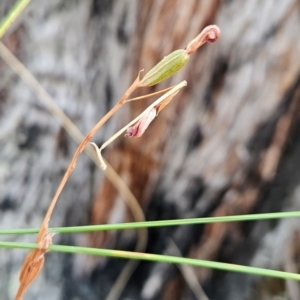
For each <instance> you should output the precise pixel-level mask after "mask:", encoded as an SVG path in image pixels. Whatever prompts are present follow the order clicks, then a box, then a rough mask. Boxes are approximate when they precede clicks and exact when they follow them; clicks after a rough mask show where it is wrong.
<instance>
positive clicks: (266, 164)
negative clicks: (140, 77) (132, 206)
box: [0, 0, 300, 300]
mask: <svg viewBox="0 0 300 300" xmlns="http://www.w3.org/2000/svg"><path fill="white" fill-rule="evenodd" d="M11 2H12V1H9V0H5V1H4V2H3V3H2V4H1V5H2V6H1V7H0V8H1V10H0V13H1V14H2V15H3V14H4V13H5V12H6V11H7V9H8V8H9V7H10V5H11ZM299 16H300V5H299V2H298V1H296V0H277V1H273V2H266V1H263V2H261V1H255V0H254V1H238V0H233V1H223V2H221V1H217V0H212V1H204V0H201V1H197V0H193V1H192V0H191V1H179V0H166V1H160V0H155V1H150V0H145V1H129V0H128V1H123V0H118V1H117V0H114V1H106V0H94V1H62V0H55V1H40V2H36V1H33V2H32V3H31V5H30V6H29V8H28V9H27V10H26V12H25V14H24V15H23V16H22V18H21V19H20V21H19V22H18V23H17V24H16V25H15V26H14V28H13V29H12V30H11V32H9V33H8V34H7V36H6V37H5V39H4V42H5V44H6V45H7V46H8V47H9V48H10V49H11V51H12V52H13V53H14V54H15V55H17V56H18V57H19V58H20V59H21V61H22V62H23V63H25V65H26V66H27V67H28V69H29V70H30V71H31V72H32V73H33V74H34V75H35V76H36V77H37V78H38V80H39V81H40V82H41V83H42V85H43V86H44V87H45V88H46V89H47V91H48V92H49V93H50V94H51V95H52V96H53V97H54V99H55V101H56V102H57V103H58V104H59V105H60V106H61V107H62V108H63V109H64V111H65V112H66V113H67V114H68V115H69V116H70V117H71V118H72V120H73V121H74V122H75V123H76V125H77V126H78V127H79V128H80V130H81V131H82V132H84V133H86V132H87V131H88V129H90V128H91V127H92V126H93V124H95V122H96V121H97V120H98V119H99V118H100V117H101V116H102V115H103V114H104V113H105V112H106V111H107V110H108V109H109V108H110V107H112V105H113V103H115V102H116V101H117V100H118V98H119V97H120V96H121V95H122V93H123V92H124V91H125V90H126V88H127V87H128V85H129V84H130V82H131V81H132V80H133V79H134V78H135V77H136V75H137V72H138V70H140V69H145V70H146V71H147V70H149V69H150V68H151V67H152V66H153V65H154V64H155V63H156V62H158V61H159V60H160V59H161V58H162V57H164V56H165V55H167V54H168V53H170V52H171V51H172V50H175V49H178V48H183V47H185V46H186V45H187V43H188V42H189V41H190V40H191V39H192V38H194V37H195V36H196V35H197V34H198V33H199V32H200V31H201V29H202V28H203V27H204V26H206V25H208V24H212V23H216V24H218V25H219V27H220V28H221V30H222V37H221V40H220V41H219V42H218V43H217V44H214V45H206V46H204V47H203V48H202V49H201V50H200V51H198V52H197V53H196V54H194V55H193V56H192V58H191V60H190V61H189V63H188V65H187V66H186V67H185V68H184V69H183V70H182V71H181V72H180V73H179V74H178V75H176V76H175V77H174V78H172V79H170V80H168V81H167V82H166V83H163V84H161V85H160V86H159V87H155V88H151V89H150V88H149V89H146V88H145V89H143V90H141V91H139V92H138V93H136V95H137V96H139V95H142V94H145V93H147V92H152V91H157V90H158V89H161V88H165V87H167V86H169V85H172V84H175V83H177V82H179V81H180V80H182V79H186V80H187V81H188V87H187V88H185V89H184V90H183V91H181V92H180V93H179V94H178V96H177V97H176V98H175V99H174V100H173V101H172V103H171V104H170V105H169V106H168V107H167V108H166V109H165V110H164V111H163V112H162V113H160V115H159V117H158V118H157V119H155V121H154V122H153V124H151V126H150V128H149V129H148V130H147V131H146V133H145V134H144V136H143V137H141V138H139V139H128V138H124V137H122V138H120V139H119V140H118V141H117V142H115V143H114V145H112V146H110V147H109V148H108V149H107V150H106V151H105V152H104V155H105V157H106V158H107V159H108V160H109V162H110V163H111V164H112V166H113V167H114V168H115V169H116V170H117V172H118V173H119V174H120V175H121V176H122V178H123V179H124V181H125V182H126V183H127V184H128V186H129V188H130V189H131V191H132V192H133V194H134V195H135V196H136V198H137V199H138V201H139V203H140V205H141V207H142V208H143V210H144V212H145V215H146V218H147V220H159V219H174V218H187V217H204V216H213V215H215V216H218V215H232V214H247V213H253V212H271V211H281V210H297V209H299V179H300V172H299V167H298V165H299V163H298V162H299V147H300V136H299V129H298V125H299V121H300V119H299V104H300V61H299V53H300V40H299V29H300V17H299ZM0 68H1V75H2V76H1V79H2V80H1V82H0V93H1V94H0V95H1V115H0V122H1V130H0V136H1V139H0V144H1V148H0V149H1V150H0V159H1V178H2V180H1V183H0V184H1V185H0V189H1V194H0V197H1V198H0V226H1V228H2V227H5V228H11V227H15V228H16V227H37V226H39V224H40V222H41V220H42V217H43V215H44V213H45V209H46V208H47V206H48V204H49V201H50V199H51V198H52V196H53V193H54V191H55V188H56V187H57V185H58V183H59V181H60V179H61V177H62V174H63V171H64V170H65V168H66V166H67V164H68V162H69V160H70V157H71V155H72V153H73V152H74V150H75V143H74V142H72V140H71V139H70V138H69V137H68V136H67V135H66V134H65V132H64V130H63V129H62V128H61V126H60V125H59V124H58V123H57V121H56V120H55V119H53V117H52V116H51V115H50V113H49V112H48V111H47V109H46V108H45V107H44V106H43V105H42V104H41V103H40V102H39V100H38V98H37V97H36V96H35V95H34V94H33V93H32V92H31V91H30V90H29V89H28V87H27V86H25V85H24V83H22V82H21V81H20V80H19V79H18V78H17V77H16V75H15V74H14V73H13V72H12V71H11V70H10V69H9V68H7V67H6V65H5V63H4V62H3V61H0ZM150 101H151V100H149V101H145V100H143V101H140V102H135V103H132V104H130V105H128V106H127V107H125V108H124V109H123V110H122V112H121V113H118V114H117V116H116V117H114V118H113V119H112V121H111V122H109V123H108V125H107V126H105V127H104V128H103V130H101V131H100V132H99V134H98V135H97V136H96V138H95V141H96V142H97V143H98V144H101V143H102V142H103V141H104V140H105V139H106V138H107V137H109V136H110V135H111V133H113V132H114V131H115V130H116V129H117V128H119V127H120V126H122V125H123V124H124V123H125V122H126V121H128V120H130V119H131V118H132V117H134V116H136V115H137V114H138V113H139V112H141V111H142V109H143V108H145V107H146V105H147V103H150ZM129 220H134V216H132V214H131V212H130V211H129V210H127V209H126V206H125V204H124V202H123V200H122V198H121V197H120V195H119V194H118V193H117V192H116V190H115V189H114V188H113V186H112V185H111V184H110V183H109V181H108V180H107V179H105V178H103V176H102V175H101V172H99V171H98V170H97V169H96V168H95V167H94V165H93V164H92V163H91V162H90V160H89V159H88V158H87V157H86V156H85V155H84V154H83V155H82V156H81V158H80V159H79V161H78V163H77V166H76V170H75V171H74V174H73V175H72V177H71V179H70V180H69V182H68V184H67V186H66V188H65V189H64V192H63V194H62V195H61V199H60V200H59V203H58V206H57V208H56V212H55V214H54V216H53V218H52V219H51V226H60V225H83V224H87V223H91V224H94V223H105V222H123V221H129ZM298 226H299V222H298V221H297V220H282V221H263V222H251V223H250V222H248V223H239V224H237V223H234V224H233V223H226V224H213V225H208V226H185V227H176V228H173V227H172V228H160V229H151V230H149V239H148V246H147V250H146V251H147V252H153V253H171V251H172V247H171V246H170V243H169V239H170V238H171V239H173V240H174V241H175V243H176V244H177V246H178V247H179V249H180V251H181V253H182V255H184V256H187V257H195V258H201V259H210V260H219V261H225V262H232V263H239V264H244V265H253V266H259V267H266V268H274V269H280V270H290V271H294V272H298V271H299V270H298V261H297V257H298V256H299V243H298V242H297V239H298V238H297V237H298V236H299V233H298V229H297V228H298ZM2 238H3V237H2ZM3 239H4V238H3ZM5 239H7V240H16V238H11V237H5ZM18 240H23V241H25V240H26V241H28V240H30V241H31V239H30V238H28V237H26V238H25V237H24V238H18ZM32 240H33V238H32ZM54 242H55V243H68V244H76V245H93V246H98V247H108V246H110V247H112V246H113V247H116V248H119V249H130V250H132V249H133V248H134V245H135V243H136V237H135V234H134V233H132V232H124V233H109V234H105V235H103V234H102V235H101V234H98V235H91V236H86V235H85V236H82V235H72V236H67V237H60V236H59V237H56V238H54ZM2 253H3V254H2ZM24 255H25V253H24V252H21V251H19V250H18V251H11V250H5V251H4V250H1V255H0V265H1V268H0V278H1V281H0V293H1V295H4V296H3V297H4V298H3V299H12V298H13V295H14V293H15V291H16V287H17V276H18V271H19V268H20V265H21V262H22V259H23V258H24ZM124 264H125V262H124V261H122V260H110V259H109V260H107V259H106V260H103V259H102V260H99V259H98V260H95V259H91V258H90V257H81V258H78V257H75V256H71V255H61V254H53V253H51V254H48V255H47V256H46V266H45V268H44V271H43V273H42V275H41V276H39V279H38V280H37V281H36V282H35V283H34V284H33V285H32V287H31V288H30V290H29V291H28V293H27V296H26V299H75V298H76V297H77V298H80V299H104V298H105V295H106V294H107V293H108V291H109V290H110V288H111V286H112V284H113V282H114V281H115V280H116V278H117V276H118V274H119V273H120V271H121V270H122V268H123V266H124ZM194 271H195V273H196V276H197V279H198V281H199V283H200V284H201V285H202V286H203V287H204V290H205V292H206V293H207V295H208V298H209V299H272V297H274V295H281V296H282V297H283V299H298V298H299V297H300V295H299V287H298V286H297V284H295V283H294V282H284V281H282V280H275V279H268V278H259V277H257V276H250V275H240V274H235V273H226V272H219V271H218V272H217V271H212V270H207V269H199V268H198V269H195V270H194ZM126 297H128V298H130V299H145V300H146V299H147V300H148V299H149V300H150V299H164V300H168V299H194V296H193V294H192V293H191V291H190V290H189V287H188V285H187V283H186V282H185V280H184V278H183V277H182V275H181V274H180V272H179V271H178V270H177V269H176V267H174V266H172V265H164V264H155V263H140V264H139V266H138V268H137V270H136V271H135V273H134V274H133V277H132V279H131V280H130V282H129V283H128V285H127V286H126V289H125V291H124V293H123V294H122V296H121V299H125V298H126Z"/></svg>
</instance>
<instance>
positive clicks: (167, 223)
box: [0, 211, 300, 235]
mask: <svg viewBox="0 0 300 300" xmlns="http://www.w3.org/2000/svg"><path fill="white" fill-rule="evenodd" d="M299 217H300V211H291V212H278V213H265V214H250V215H237V216H224V217H207V218H192V219H179V220H164V221H145V222H132V223H122V224H103V225H89V226H74V227H55V228H49V232H53V233H79V232H92V231H107V230H125V229H137V228H151V227H164V226H180V225H196V224H209V223H227V222H242V221H257V220H261V221H264V220H271V219H285V218H299ZM38 231H39V229H38V228H29V229H2V230H0V234H3V235H4V234H5V235H9V234H34V233H37V232H38Z"/></svg>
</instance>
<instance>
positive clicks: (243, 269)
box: [0, 242, 300, 280]
mask: <svg viewBox="0 0 300 300" xmlns="http://www.w3.org/2000/svg"><path fill="white" fill-rule="evenodd" d="M0 248H14V249H16V248H19V249H36V248H37V244H33V243H15V242H0ZM49 250H50V251H56V252H64V253H76V254H87V255H99V256H106V257H114V258H126V259H134V260H146V261H155V262H163V263H172V264H185V265H191V266H196V267H204V268H211V269H218V270H223V271H232V272H239V273H245V274H252V275H259V276H268V277H277V278H282V279H294V280H300V274H296V273H288V272H282V271H276V270H269V269H262V268H256V267H248V266H242V265H235V264H228V263H221V262H215V261H208V260H201V259H193V258H184V257H176V256H169V255H158V254H150V253H138V252H129V251H119V250H110V249H96V248H87V247H75V246H62V245H50V246H49Z"/></svg>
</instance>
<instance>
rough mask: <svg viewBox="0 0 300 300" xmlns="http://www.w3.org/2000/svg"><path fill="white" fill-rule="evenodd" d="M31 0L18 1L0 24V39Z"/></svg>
mask: <svg viewBox="0 0 300 300" xmlns="http://www.w3.org/2000/svg"><path fill="white" fill-rule="evenodd" d="M30 1H31V0H19V1H17V3H16V4H15V5H14V6H13V7H12V9H11V10H10V11H9V12H8V13H7V14H6V15H5V17H4V19H3V20H2V21H1V22H0V39H1V38H2V37H3V36H4V34H5V32H6V31H7V30H8V28H9V27H10V26H11V24H12V23H13V22H14V21H15V20H16V19H17V17H18V16H19V15H20V14H21V12H22V11H23V10H24V9H25V7H26V6H27V5H28V4H29V2H30Z"/></svg>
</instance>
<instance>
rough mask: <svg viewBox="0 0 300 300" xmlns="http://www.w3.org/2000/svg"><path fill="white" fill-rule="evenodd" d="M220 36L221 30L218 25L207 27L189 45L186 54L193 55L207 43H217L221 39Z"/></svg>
mask: <svg viewBox="0 0 300 300" xmlns="http://www.w3.org/2000/svg"><path fill="white" fill-rule="evenodd" d="M220 35H221V30H220V28H219V27H218V26H217V25H209V26H206V27H205V28H204V29H203V30H202V31H201V32H200V34H199V35H198V36H197V37H196V38H194V39H193V40H192V41H191V42H190V43H189V44H188V45H187V47H186V48H185V52H186V53H187V54H192V53H194V52H195V51H196V50H197V49H198V48H200V47H201V46H202V45H204V44H205V43H214V42H216V41H217V40H218V39H219V38H220Z"/></svg>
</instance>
